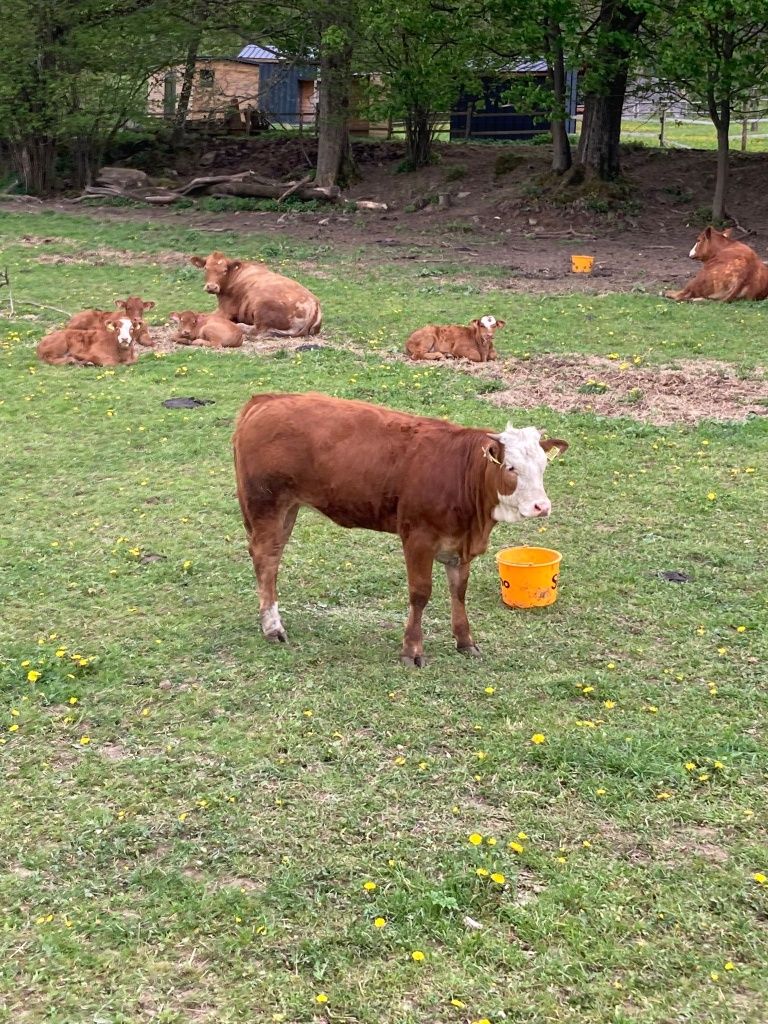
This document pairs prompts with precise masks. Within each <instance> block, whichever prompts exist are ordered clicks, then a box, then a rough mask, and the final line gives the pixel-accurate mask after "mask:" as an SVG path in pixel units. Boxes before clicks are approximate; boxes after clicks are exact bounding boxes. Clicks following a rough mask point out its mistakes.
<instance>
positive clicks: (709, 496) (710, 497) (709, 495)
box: [707, 491, 717, 501]
mask: <svg viewBox="0 0 768 1024" xmlns="http://www.w3.org/2000/svg"><path fill="white" fill-rule="evenodd" d="M716 497H717V495H716V494H715V492H714V491H708V492H707V501H714V500H715V498H716Z"/></svg>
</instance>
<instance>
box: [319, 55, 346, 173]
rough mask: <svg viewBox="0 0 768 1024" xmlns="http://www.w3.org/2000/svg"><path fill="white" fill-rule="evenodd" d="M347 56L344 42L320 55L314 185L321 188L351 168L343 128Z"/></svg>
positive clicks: (344, 129)
mask: <svg viewBox="0 0 768 1024" xmlns="http://www.w3.org/2000/svg"><path fill="white" fill-rule="evenodd" d="M351 59H352V47H351V46H350V45H348V44H344V45H343V46H341V47H340V48H335V49H333V50H328V51H326V52H321V54H320V87H319V90H318V110H317V170H316V172H315V184H316V185H318V186H320V187H321V188H330V187H331V186H332V185H337V184H339V182H341V181H343V180H344V179H345V178H346V177H348V176H349V174H350V173H351V170H352V153H351V148H350V145H349V131H348V128H347V123H348V118H349V90H350V82H351V79H352V72H351Z"/></svg>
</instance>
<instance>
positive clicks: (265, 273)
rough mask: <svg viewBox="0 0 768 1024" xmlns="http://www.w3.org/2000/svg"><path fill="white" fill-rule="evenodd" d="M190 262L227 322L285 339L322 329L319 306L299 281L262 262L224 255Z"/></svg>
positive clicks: (314, 332)
mask: <svg viewBox="0 0 768 1024" xmlns="http://www.w3.org/2000/svg"><path fill="white" fill-rule="evenodd" d="M190 263H192V264H193V266H195V267H200V269H201V270H204V271H205V285H204V288H205V291H207V292H209V293H210V294H211V295H215V296H217V298H218V300H219V314H220V315H221V316H223V317H224V318H225V319H227V320H232V321H233V322H234V323H240V324H251V325H252V326H253V327H255V328H256V330H257V331H258V332H264V333H268V334H280V335H284V336H286V337H297V336H299V335H303V334H317V332H318V331H319V330H320V326H321V324H322V322H323V314H322V312H321V310H320V303H319V301H318V300H317V298H316V297H315V296H314V295H313V294H312V292H311V291H309V289H307V288H305V287H304V285H302V284H299V283H298V281H292V280H291V279H290V278H289V277H283V275H282V274H275V273H274V272H273V271H272V270H269V269H267V267H265V266H264V264H263V263H255V262H253V261H251V260H230V259H227V257H226V256H225V255H224V253H223V252H212V253H211V255H210V256H207V257H205V258H204V257H202V256H192V257H190Z"/></svg>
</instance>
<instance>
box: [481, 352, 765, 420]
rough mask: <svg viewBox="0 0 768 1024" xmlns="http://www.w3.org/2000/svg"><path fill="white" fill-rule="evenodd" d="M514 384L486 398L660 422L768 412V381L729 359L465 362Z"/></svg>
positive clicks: (563, 358) (578, 358)
mask: <svg viewBox="0 0 768 1024" xmlns="http://www.w3.org/2000/svg"><path fill="white" fill-rule="evenodd" d="M466 369H467V370H468V371H469V372H471V373H475V374H477V375H479V376H484V377H493V378H495V379H497V380H502V381H504V383H505V384H507V385H508V387H507V388H505V390H503V391H497V392H494V393H493V394H489V395H485V396H484V397H485V398H487V399H488V401H490V402H492V403H493V404H494V405H500V406H509V405H514V406H537V405H543V406H547V407H548V408H551V409H555V410H557V411H558V412H592V413H596V414H597V415H599V416H624V417H628V418H630V419H634V420H640V421H641V422H645V423H652V424H654V425H655V426H660V427H663V426H669V425H671V424H674V423H699V422H700V421H701V420H723V421H736V422H743V421H744V420H746V419H747V418H749V417H750V416H755V415H757V416H759V415H763V416H764V415H766V414H768V381H766V378H765V373H764V371H763V370H761V369H759V370H758V371H756V374H755V375H754V376H751V377H742V376H740V375H739V374H737V373H736V371H735V370H734V368H733V367H732V366H730V365H729V364H728V363H722V362H717V361H715V360H703V359H702V360H696V361H689V360H682V361H680V362H678V363H676V364H674V365H669V366H640V367H634V366H633V367H631V368H625V369H623V370H622V369H621V368H620V366H619V365H617V364H616V363H615V362H613V361H611V360H609V359H604V358H602V357H600V356H582V355H546V356H538V357H536V358H534V359H528V360H504V361H503V362H501V363H500V364H499V365H498V367H492V368H489V367H487V366H482V367H477V368H475V367H469V366H468V367H466Z"/></svg>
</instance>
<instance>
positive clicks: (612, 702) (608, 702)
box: [603, 700, 616, 711]
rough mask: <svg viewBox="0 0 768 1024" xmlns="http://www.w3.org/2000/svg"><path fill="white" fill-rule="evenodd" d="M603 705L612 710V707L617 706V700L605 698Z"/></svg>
mask: <svg viewBox="0 0 768 1024" xmlns="http://www.w3.org/2000/svg"><path fill="white" fill-rule="evenodd" d="M603 707H604V708H608V710H609V711H610V709H611V708H615V707H616V701H615V700H604V701H603Z"/></svg>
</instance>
